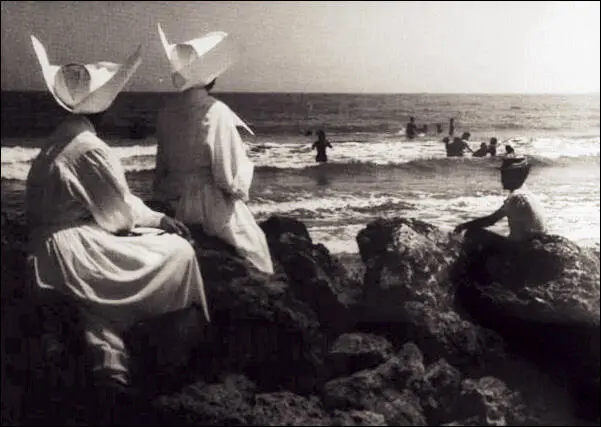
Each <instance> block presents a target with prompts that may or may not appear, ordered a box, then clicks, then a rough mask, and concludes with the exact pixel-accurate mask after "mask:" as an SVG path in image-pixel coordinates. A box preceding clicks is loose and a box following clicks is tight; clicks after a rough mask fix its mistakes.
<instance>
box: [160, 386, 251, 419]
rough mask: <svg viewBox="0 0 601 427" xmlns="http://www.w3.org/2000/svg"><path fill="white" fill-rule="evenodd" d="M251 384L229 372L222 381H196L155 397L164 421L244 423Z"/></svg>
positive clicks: (247, 417)
mask: <svg viewBox="0 0 601 427" xmlns="http://www.w3.org/2000/svg"><path fill="white" fill-rule="evenodd" d="M254 391H255V386H254V384H253V383H252V382H251V381H249V380H248V379H247V378H246V377H244V376H240V375H228V376H226V377H225V378H224V380H223V381H222V382H219V383H213V384H207V383H205V382H202V381H199V382H196V383H193V384H190V385H188V386H186V387H184V388H183V389H182V390H181V391H180V392H178V393H174V394H170V395H166V396H161V397H159V398H157V399H156V400H155V402H154V403H155V405H156V407H157V412H158V413H160V418H161V422H162V424H163V425H247V424H248V419H249V415H250V414H251V412H252V406H251V404H250V401H251V399H252V396H253V392H254Z"/></svg>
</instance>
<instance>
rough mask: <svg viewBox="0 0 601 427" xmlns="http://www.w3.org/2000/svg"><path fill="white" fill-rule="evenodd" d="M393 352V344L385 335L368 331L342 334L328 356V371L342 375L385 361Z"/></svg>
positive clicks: (334, 374) (335, 374)
mask: <svg viewBox="0 0 601 427" xmlns="http://www.w3.org/2000/svg"><path fill="white" fill-rule="evenodd" d="M392 352H393V347H392V344H391V343H390V342H389V341H388V340H387V339H386V338H384V337H381V336H379V335H374V334H366V333H356V332H355V333H347V334H342V335H340V336H339V337H338V339H337V340H336V341H334V343H333V344H332V346H331V347H330V350H329V352H328V354H327V356H326V363H327V372H328V374H329V375H330V376H331V377H341V376H345V375H348V374H352V373H354V372H356V371H360V370H362V369H367V368H373V367H375V366H378V365H379V364H381V363H384V362H385V361H386V360H387V359H389V358H390V356H391V355H392Z"/></svg>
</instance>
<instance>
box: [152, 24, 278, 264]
mask: <svg viewBox="0 0 601 427" xmlns="http://www.w3.org/2000/svg"><path fill="white" fill-rule="evenodd" d="M158 32H159V36H160V39H161V42H162V46H163V49H164V50H165V53H166V55H167V58H168V60H169V63H170V66H171V73H172V74H171V77H172V82H173V85H174V87H175V88H176V90H177V93H176V94H175V95H174V96H173V98H172V99H171V100H170V102H169V103H167V104H166V105H165V106H164V107H163V108H162V109H161V111H160V112H159V115H158V118H157V129H156V137H157V142H158V148H157V157H156V169H155V181H154V195H153V200H154V201H156V202H158V203H162V204H164V205H167V206H169V207H170V209H172V210H173V211H174V213H175V217H176V218H178V219H180V220H182V221H183V222H184V223H186V224H188V225H190V226H192V225H200V226H202V229H203V230H204V232H206V233H207V234H209V235H211V236H215V237H218V238H221V239H222V240H224V241H225V242H227V243H228V244H230V245H232V246H233V247H234V248H236V250H237V252H238V253H239V254H240V255H241V256H242V257H243V258H245V259H247V260H248V261H250V263H252V264H253V265H254V266H255V267H256V268H257V269H259V270H260V271H263V272H266V273H268V274H271V273H273V264H272V260H271V255H270V252H269V247H268V245H267V240H266V238H265V234H264V233H263V230H262V229H261V228H260V227H259V225H258V224H257V223H256V221H255V219H254V217H253V215H252V213H251V212H250V210H249V209H248V207H247V205H246V203H245V202H246V201H247V200H248V198H249V190H250V186H251V184H252V178H253V171H254V166H253V164H252V163H251V161H250V159H249V158H248V156H247V153H246V147H245V144H244V142H243V141H242V138H241V137H240V134H239V133H238V129H237V127H238V126H239V127H243V128H245V129H246V130H247V131H248V132H249V133H251V134H252V131H251V130H250V128H249V127H248V126H247V125H246V124H245V123H244V122H243V121H242V120H241V119H240V118H239V117H238V116H237V115H236V114H235V113H234V112H233V111H232V110H231V109H230V108H229V107H228V106H227V105H226V104H224V103H223V102H221V101H219V100H217V99H215V98H214V97H212V96H211V95H210V94H209V91H210V89H211V88H212V87H213V85H214V84H215V79H217V77H219V76H220V75H221V74H222V73H223V72H224V71H226V70H227V69H228V68H229V67H230V66H231V65H232V64H233V63H234V61H235V59H236V55H237V46H236V44H235V43H234V42H233V41H232V40H231V38H230V36H228V34H227V33H225V32H220V31H218V32H211V33H208V34H206V35H204V36H202V37H199V38H196V39H193V40H190V41H187V42H184V43H179V44H171V43H169V42H168V41H167V37H166V36H165V33H164V32H163V30H162V28H161V25H160V24H159V25H158Z"/></svg>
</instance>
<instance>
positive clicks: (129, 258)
mask: <svg viewBox="0 0 601 427" xmlns="http://www.w3.org/2000/svg"><path fill="white" fill-rule="evenodd" d="M32 42H33V45H34V49H35V52H36V54H37V57H38V60H39V62H40V65H41V67H42V71H43V74H44V77H45V80H46V84H47V86H48V89H49V90H50V92H51V93H52V95H53V96H54V98H55V99H56V101H57V102H58V103H59V105H61V106H62V107H63V108H65V109H66V110H67V111H69V112H70V113H71V114H70V115H69V116H68V117H67V119H66V120H65V121H64V122H63V123H62V124H61V125H59V127H58V128H57V129H56V131H55V132H54V133H53V134H52V136H51V137H50V138H49V140H48V142H47V144H46V145H45V146H43V147H42V148H41V150H40V153H39V154H38V156H37V157H36V159H35V160H34V162H33V164H32V166H31V169H30V171H29V175H28V177H27V189H26V215H27V221H28V226H29V227H30V233H31V235H30V245H31V248H30V251H31V255H32V259H33V265H34V270H35V274H36V279H37V284H38V285H39V286H40V287H41V288H49V289H53V290H56V291H58V292H60V293H62V294H63V295H65V296H67V297H69V298H70V299H71V300H73V301H74V302H75V303H76V305H77V306H78V307H79V308H80V309H81V313H82V314H83V318H84V321H85V323H86V339H87V341H88V343H89V344H90V345H91V348H92V350H93V353H94V355H93V356H94V371H95V374H96V375H97V376H98V377H100V378H102V379H107V380H108V381H117V382H119V383H124V384H125V385H127V383H128V381H129V379H128V374H129V369H128V357H127V352H126V349H125V346H124V343H123V339H122V335H123V333H124V332H125V331H126V330H127V329H129V328H130V327H131V326H133V324H135V323H136V322H138V321H141V320H145V319H149V318H151V317H154V316H156V315H160V314H163V313H167V312H172V311H175V310H179V309H182V308H186V307H190V306H193V305H198V306H200V307H201V309H202V312H203V313H204V316H205V318H206V320H207V321H209V313H208V310H207V305H206V300H205V295H204V287H203V281H202V277H201V273H200V268H199V265H198V262H197V260H196V256H195V253H194V249H193V247H192V246H191V244H190V243H189V242H188V241H187V240H186V238H184V237H185V236H186V233H187V229H186V227H185V226H184V225H183V224H181V223H180V222H179V221H177V220H174V219H172V218H169V217H167V216H165V215H163V214H160V213H158V212H155V211H153V210H151V209H150V208H149V207H147V206H146V205H145V204H144V203H143V202H142V200H140V199H139V198H138V197H136V196H134V195H133V194H132V193H131V192H130V189H129V187H128V185H127V181H126V179H125V173H124V171H123V168H122V165H121V164H120V161H119V159H118V158H117V157H116V156H115V154H114V153H113V152H112V151H111V149H110V147H108V146H107V144H106V143H104V142H103V141H102V140H101V139H99V138H98V137H97V136H96V132H95V130H94V126H93V124H92V123H91V121H90V120H89V119H88V117H86V115H88V114H89V115H90V116H89V117H90V118H92V119H94V118H95V117H97V116H94V114H96V113H101V112H103V111H105V110H106V109H107V108H108V107H109V106H110V105H111V104H112V102H113V100H114V99H115V97H116V96H117V94H118V93H119V92H120V91H121V89H122V88H123V87H124V86H125V84H126V83H127V81H128V80H129V78H130V77H131V76H132V75H133V73H134V71H135V69H136V68H137V67H138V65H139V64H140V58H139V56H140V50H139V49H138V51H136V53H135V54H134V55H132V56H131V57H130V58H129V60H128V61H127V63H125V64H123V65H119V64H112V63H106V62H103V63H99V64H87V65H78V64H75V65H73V64H71V65H67V66H62V67H58V66H53V65H50V64H49V62H48V57H47V54H46V51H45V49H44V47H43V46H42V45H41V44H40V42H39V41H38V40H37V39H35V37H33V36H32ZM140 227H144V228H140Z"/></svg>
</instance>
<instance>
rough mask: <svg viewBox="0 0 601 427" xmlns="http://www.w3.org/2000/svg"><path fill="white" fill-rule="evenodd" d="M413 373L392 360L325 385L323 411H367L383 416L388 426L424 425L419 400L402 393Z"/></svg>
mask: <svg viewBox="0 0 601 427" xmlns="http://www.w3.org/2000/svg"><path fill="white" fill-rule="evenodd" d="M412 375H413V372H412V371H411V370H410V369H407V367H405V366H402V365H401V362H400V359H398V358H396V357H393V358H391V359H389V360H388V361H387V362H386V363H384V364H382V365H380V366H378V367H377V368H375V369H369V370H363V371H360V372H357V373H355V374H353V375H351V376H350V377H344V378H338V379H335V380H332V381H328V382H327V383H326V384H325V385H324V389H323V401H324V404H325V405H326V407H327V408H331V409H348V408H354V409H359V410H367V411H371V412H375V413H379V414H382V415H384V417H385V418H386V421H387V422H388V424H394V425H426V424H425V422H426V421H425V418H424V416H423V414H422V411H421V407H420V404H419V398H418V397H417V396H415V395H414V394H413V393H412V392H410V391H409V390H406V389H404V384H405V383H406V382H407V379H408V378H409V377H411V376H412Z"/></svg>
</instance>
